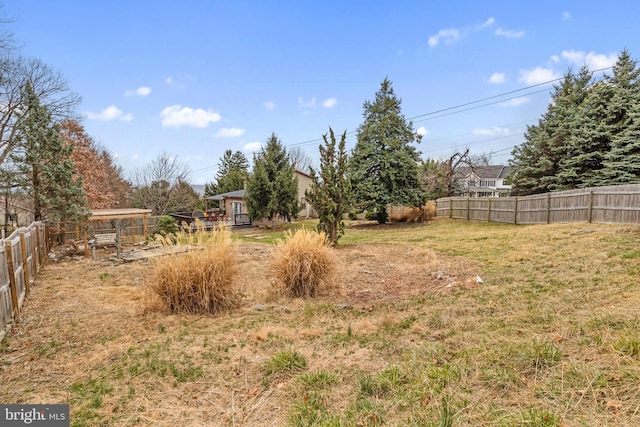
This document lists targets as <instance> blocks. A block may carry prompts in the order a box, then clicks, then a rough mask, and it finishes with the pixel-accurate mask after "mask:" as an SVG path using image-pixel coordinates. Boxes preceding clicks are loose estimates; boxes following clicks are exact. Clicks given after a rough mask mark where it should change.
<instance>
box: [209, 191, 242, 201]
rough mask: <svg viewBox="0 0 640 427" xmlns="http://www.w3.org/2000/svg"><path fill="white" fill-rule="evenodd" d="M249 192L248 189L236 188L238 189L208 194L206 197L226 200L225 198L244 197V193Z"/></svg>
mask: <svg viewBox="0 0 640 427" xmlns="http://www.w3.org/2000/svg"><path fill="white" fill-rule="evenodd" d="M246 193H247V190H236V191H230V192H228V193H221V194H215V195H213V196H207V197H205V199H207V200H224V199H231V198H234V197H235V198H239V199H241V198H244V195H245V194H246Z"/></svg>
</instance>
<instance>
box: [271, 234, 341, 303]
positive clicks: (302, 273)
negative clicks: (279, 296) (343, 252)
mask: <svg viewBox="0 0 640 427" xmlns="http://www.w3.org/2000/svg"><path fill="white" fill-rule="evenodd" d="M334 271H335V258H334V255H333V252H332V249H331V248H330V247H329V246H328V244H327V238H326V235H325V234H324V233H318V232H316V231H314V230H310V229H306V228H302V229H300V230H298V231H297V232H296V233H295V234H292V233H291V232H287V233H286V234H285V238H284V239H279V240H277V241H276V247H275V252H274V258H273V261H272V263H271V275H272V277H273V279H274V286H275V288H276V289H277V290H278V291H280V292H282V293H283V294H284V295H286V296H288V297H293V298H296V297H302V298H308V297H314V296H316V295H317V294H318V293H319V291H320V290H321V289H323V288H324V289H328V288H330V287H331V285H332V283H333V280H332V279H333V275H334Z"/></svg>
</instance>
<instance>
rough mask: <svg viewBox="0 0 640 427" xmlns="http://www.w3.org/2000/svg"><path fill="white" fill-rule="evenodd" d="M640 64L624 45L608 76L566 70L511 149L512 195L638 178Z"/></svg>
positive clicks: (581, 69) (583, 70)
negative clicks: (537, 116)
mask: <svg viewBox="0 0 640 427" xmlns="http://www.w3.org/2000/svg"><path fill="white" fill-rule="evenodd" d="M639 76H640V69H638V63H637V61H635V60H633V59H632V58H631V55H630V53H629V51H628V50H627V49H625V50H623V51H622V53H621V54H620V55H619V56H618V58H617V60H616V62H615V64H614V66H613V69H612V72H611V75H604V77H603V78H602V79H600V80H595V79H594V76H593V73H592V72H590V71H589V70H588V68H587V67H582V68H580V70H578V71H577V72H573V71H571V70H569V71H567V73H566V74H565V75H564V78H563V79H562V81H561V82H560V83H559V84H557V85H555V86H554V89H553V91H552V94H551V102H550V103H549V107H548V108H547V111H546V112H545V113H544V114H543V115H542V116H541V117H540V119H539V120H538V123H537V124H535V125H532V126H528V127H527V131H526V133H525V136H524V142H523V143H522V144H521V145H519V146H517V147H516V148H515V149H514V150H513V152H512V155H513V157H512V159H511V161H510V165H511V166H512V172H511V176H510V180H511V184H512V194H514V195H528V194H538V193H546V192H550V191H559V190H570V189H575V188H586V187H597V186H604V185H619V184H629V183H639V182H640V79H639Z"/></svg>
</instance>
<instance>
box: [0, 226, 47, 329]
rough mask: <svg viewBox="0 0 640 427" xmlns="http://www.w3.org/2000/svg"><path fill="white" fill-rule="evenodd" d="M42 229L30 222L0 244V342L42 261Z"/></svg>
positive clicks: (45, 254)
mask: <svg viewBox="0 0 640 427" xmlns="http://www.w3.org/2000/svg"><path fill="white" fill-rule="evenodd" d="M45 236H46V233H45V225H44V224H43V223H42V222H34V223H32V224H31V225H30V226H28V227H25V228H19V229H17V230H16V231H14V232H13V233H11V235H10V236H9V237H8V238H6V239H2V240H1V241H0V242H1V243H2V244H1V245H0V340H1V339H2V338H4V336H5V335H6V334H7V331H8V330H9V328H10V326H11V323H12V322H13V321H14V320H16V319H17V317H18V316H19V314H20V308H21V307H22V304H23V303H24V299H25V298H26V297H27V295H29V290H30V286H31V285H32V284H33V283H34V281H35V279H36V277H37V275H38V271H39V270H40V267H41V266H42V265H43V263H44V262H45V260H46V256H47V242H46V237H45Z"/></svg>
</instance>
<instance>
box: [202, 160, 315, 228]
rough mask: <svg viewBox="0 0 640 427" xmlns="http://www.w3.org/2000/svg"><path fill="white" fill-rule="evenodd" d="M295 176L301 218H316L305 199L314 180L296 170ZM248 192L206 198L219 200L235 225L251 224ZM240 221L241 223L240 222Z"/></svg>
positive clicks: (241, 191) (221, 206)
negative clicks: (246, 199)
mask: <svg viewBox="0 0 640 427" xmlns="http://www.w3.org/2000/svg"><path fill="white" fill-rule="evenodd" d="M294 175H295V177H296V179H297V181H298V201H299V203H300V212H298V217H299V218H315V217H316V216H317V215H316V213H315V211H314V210H313V207H312V206H311V204H310V203H309V202H307V199H306V197H305V195H304V194H305V191H306V190H308V189H310V188H311V185H312V184H313V180H312V179H311V176H310V175H309V174H307V173H305V172H302V171H299V170H296V171H294ZM245 194H246V190H236V191H231V192H229V193H222V194H216V195H214V196H209V197H205V199H207V200H217V201H219V203H220V208H222V209H224V215H225V216H228V217H231V218H233V219H234V224H235V225H244V224H250V222H249V218H248V214H249V212H248V211H247V204H246V203H245V200H244V199H245ZM239 221H240V222H239Z"/></svg>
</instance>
